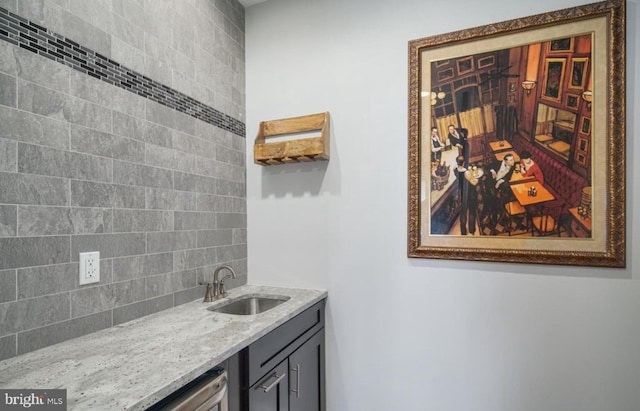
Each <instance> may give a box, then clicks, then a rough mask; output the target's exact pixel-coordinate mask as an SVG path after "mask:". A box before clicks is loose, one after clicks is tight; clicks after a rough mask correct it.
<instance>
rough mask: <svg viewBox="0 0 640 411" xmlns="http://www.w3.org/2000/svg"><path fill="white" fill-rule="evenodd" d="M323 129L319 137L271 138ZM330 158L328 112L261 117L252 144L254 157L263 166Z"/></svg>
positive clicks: (255, 161)
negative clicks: (284, 116)
mask: <svg viewBox="0 0 640 411" xmlns="http://www.w3.org/2000/svg"><path fill="white" fill-rule="evenodd" d="M311 132H320V136H319V137H310V138H300V139H294V140H287V141H274V142H271V143H270V142H268V141H267V140H268V139H269V138H273V137H276V136H286V135H289V134H292V135H293V134H303V133H311ZM317 160H329V112H328V111H327V112H324V113H318V114H310V115H306V116H300V117H291V118H284V119H280V120H271V121H262V122H260V129H259V130H258V136H257V137H256V140H255V143H254V145H253V161H254V163H256V164H259V165H261V166H270V165H275V164H287V163H299V162H303V161H317Z"/></svg>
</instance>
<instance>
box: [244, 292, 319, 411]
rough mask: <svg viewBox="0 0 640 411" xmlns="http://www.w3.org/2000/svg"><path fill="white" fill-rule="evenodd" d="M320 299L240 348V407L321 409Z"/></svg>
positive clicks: (272, 410) (283, 410)
mask: <svg viewBox="0 0 640 411" xmlns="http://www.w3.org/2000/svg"><path fill="white" fill-rule="evenodd" d="M324 305H325V302H324V300H323V301H321V302H319V303H317V304H315V305H314V306H312V307H310V308H309V309H307V310H305V311H304V312H302V313H300V314H299V315H297V316H296V317H294V318H292V319H290V320H289V321H287V322H286V323H284V324H282V325H281V326H279V327H278V328H276V329H275V330H273V331H272V332H270V333H269V334H267V335H265V336H264V337H262V338H261V339H259V340H258V341H256V342H255V343H253V344H251V345H250V346H249V347H247V348H246V349H244V350H243V351H241V352H240V362H241V368H242V371H243V372H242V384H241V385H242V388H241V394H240V396H241V401H240V403H241V408H240V409H241V410H242V411H325V410H326V405H325V365H324V364H325V358H324V355H325V354H324Z"/></svg>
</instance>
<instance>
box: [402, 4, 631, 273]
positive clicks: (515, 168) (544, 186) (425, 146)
mask: <svg viewBox="0 0 640 411" xmlns="http://www.w3.org/2000/svg"><path fill="white" fill-rule="evenodd" d="M625 13H626V10H625V2H624V1H623V0H609V1H604V2H600V3H592V4H586V5H582V6H577V7H572V8H568V9H563V10H556V11H553V12H549V13H543V14H539V15H535V16H529V17H522V18H518V19H514V20H510V21H505V22H499V23H495V24H490V25H486V26H481V27H475V28H470V29H466V30H460V31H456V32H451V33H446V34H440V35H434V36H430V37H425V38H421V39H416V40H412V41H410V42H409V121H408V124H409V130H408V137H409V149H408V159H409V161H408V180H409V181H408V182H409V184H408V187H409V188H408V224H407V226H408V234H407V237H408V247H407V249H408V251H407V255H408V257H411V258H435V259H453V260H475V261H493V262H512V263H535V264H557V265H582V266H608V267H625V265H626V244H625V240H626V232H625V206H626V199H625V195H626V194H625V183H624V179H620V178H617V177H616V176H619V175H621V174H622V175H624V173H625V138H626V137H625V122H626V106H625V104H626V103H625V94H624V93H625V82H626V77H625V72H626V70H625V54H626V38H625V36H626V34H625V30H626V27H625V24H626V23H625V21H626V20H625ZM578 51H579V53H580V55H575V54H576V53H577V52H578ZM480 56H481V58H482V59H488V58H491V60H492V64H491V65H487V66H485V65H483V64H480V63H479V61H480V60H479V58H480ZM442 61H448V62H450V64H451V65H452V66H453V67H456V68H457V70H456V71H457V72H456V73H451V72H450V71H448V70H450V67H449V68H445V67H443V66H441V65H439V62H442ZM473 61H476V62H478V64H477V65H476V67H473V65H472V64H471V65H469V62H473ZM461 69H462V70H461ZM445 70H447V71H446V72H445ZM460 71H463V72H464V76H462V77H460V76H459V72H460ZM565 71H567V72H568V73H569V74H567V76H570V78H565ZM443 73H445V74H443ZM514 83H515V84H516V85H517V87H516V89H515V90H514V89H513V87H512V84H514ZM587 83H588V84H589V88H592V89H593V90H590V91H592V94H590V100H591V96H592V99H593V104H592V105H591V108H590V112H589V117H581V118H580V119H579V121H577V119H576V117H579V116H577V115H576V113H575V110H577V108H578V106H579V102H580V98H582V97H581V93H580V91H573V92H571V91H570V90H571V89H572V88H573V87H576V90H578V89H577V87H578V84H580V85H581V86H582V87H584V85H585V84H587ZM442 87H450V90H451V91H450V93H451V98H450V103H449V105H448V110H446V111H444V110H436V108H434V107H433V106H432V105H431V103H430V102H431V96H430V94H431V93H432V90H437V89H439V88H442ZM570 109H573V112H572V111H567V110H570ZM515 119H517V120H515ZM432 128H435V129H437V131H438V133H439V135H440V138H441V139H442V141H446V142H447V144H446V146H447V147H445V149H444V150H442V151H441V156H438V159H437V161H434V162H432V161H431V150H432V145H431V143H430V141H431V140H430V139H431V132H432ZM449 143H450V144H449ZM449 146H450V147H451V148H449ZM533 164H535V165H537V167H533ZM577 207H581V210H588V212H589V214H590V217H591V218H592V230H591V232H589V233H582V234H580V235H581V237H576V236H575V235H576V234H575V233H574V232H573V231H572V230H571V229H570V227H571V224H572V220H571V218H572V215H574V214H575V213H572V211H575V210H574V208H577Z"/></svg>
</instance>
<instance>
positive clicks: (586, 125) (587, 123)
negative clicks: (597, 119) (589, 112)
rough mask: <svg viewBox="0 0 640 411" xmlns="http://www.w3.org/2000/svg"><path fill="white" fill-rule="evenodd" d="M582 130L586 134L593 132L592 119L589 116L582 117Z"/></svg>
mask: <svg viewBox="0 0 640 411" xmlns="http://www.w3.org/2000/svg"><path fill="white" fill-rule="evenodd" d="M580 131H581V132H583V133H584V134H589V133H591V119H590V118H589V117H582V125H581V126H580Z"/></svg>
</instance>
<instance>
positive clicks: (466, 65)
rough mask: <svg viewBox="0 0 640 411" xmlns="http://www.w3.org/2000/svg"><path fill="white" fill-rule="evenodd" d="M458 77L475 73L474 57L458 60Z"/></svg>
mask: <svg viewBox="0 0 640 411" xmlns="http://www.w3.org/2000/svg"><path fill="white" fill-rule="evenodd" d="M457 63H458V75H460V74H465V73H469V72H471V71H473V57H467V58H464V59H458V61H457Z"/></svg>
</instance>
